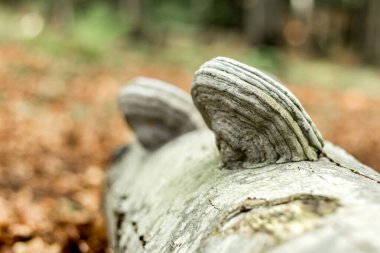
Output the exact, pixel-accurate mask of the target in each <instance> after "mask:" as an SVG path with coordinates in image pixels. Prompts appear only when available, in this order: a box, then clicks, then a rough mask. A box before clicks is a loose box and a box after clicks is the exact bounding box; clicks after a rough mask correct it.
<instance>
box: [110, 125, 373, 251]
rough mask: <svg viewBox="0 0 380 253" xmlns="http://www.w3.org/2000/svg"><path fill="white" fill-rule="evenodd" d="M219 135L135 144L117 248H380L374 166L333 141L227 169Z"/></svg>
mask: <svg viewBox="0 0 380 253" xmlns="http://www.w3.org/2000/svg"><path fill="white" fill-rule="evenodd" d="M214 138H215V137H214V134H213V133H212V132H211V131H209V130H206V129H204V130H197V131H194V132H191V133H188V134H186V135H183V136H181V137H179V138H177V139H175V140H174V141H172V142H170V143H168V144H166V145H165V146H163V147H161V148H160V149H159V150H157V151H156V152H154V153H148V152H147V151H145V150H144V149H143V148H142V147H141V146H140V144H139V143H138V142H133V143H131V144H130V145H129V147H128V149H127V151H126V154H124V156H123V159H122V160H120V161H118V162H116V163H115V164H114V165H113V166H112V168H111V171H110V172H109V177H108V189H107V190H106V191H107V193H106V201H105V209H106V213H107V220H108V222H109V224H108V225H109V236H110V238H111V243H112V245H113V248H114V249H115V251H116V252H126V251H127V252H234V251H237V252H380V241H379V240H378V239H377V237H378V235H379V233H380V176H379V174H377V173H376V172H374V171H373V170H372V169H370V168H368V167H366V166H364V165H362V164H360V163H359V162H357V161H356V160H355V159H354V158H352V157H351V156H350V155H348V154H347V153H346V152H345V151H343V150H342V149H340V148H338V147H335V146H333V145H332V144H330V143H328V142H327V143H326V145H325V148H324V152H325V153H326V154H327V155H328V156H329V158H327V157H321V158H320V159H319V160H318V161H301V162H293V163H285V164H276V165H269V166H266V167H262V168H257V169H243V170H226V169H221V168H220V166H219V163H220V155H219V152H218V150H217V148H216V145H215V141H214ZM177 154H181V155H177Z"/></svg>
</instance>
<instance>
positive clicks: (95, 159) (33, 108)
mask: <svg viewBox="0 0 380 253" xmlns="http://www.w3.org/2000/svg"><path fill="white" fill-rule="evenodd" d="M137 75H145V76H150V77H156V78H161V79H163V80H166V81H169V82H172V83H175V84H178V85H179V86H180V87H181V88H183V89H184V90H186V91H188V90H189V86H190V83H191V78H192V72H191V71H188V70H186V69H182V68H181V67H180V66H174V65H160V64H156V63H149V62H146V61H133V62H130V61H127V60H126V61H124V62H122V63H121V64H120V65H118V67H115V68H112V69H110V68H105V67H98V66H92V67H89V68H84V69H81V68H80V67H76V66H75V64H74V65H73V63H72V62H70V61H67V60H66V61H65V60H60V59H57V58H54V57H51V56H50V57H49V56H48V55H43V54H39V53H37V52H35V51H30V50H28V49H27V48H25V47H23V46H22V45H17V44H16V45H15V44H2V45H1V46H0V90H1V93H0V95H1V97H0V106H1V110H0V141H1V145H0V252H16V253H21V252H40V253H45V252H46V253H53V252H111V251H110V249H109V248H108V246H107V239H106V230H105V224H104V220H103V218H102V212H101V195H102V184H103V179H104V175H105V171H106V167H107V164H108V162H109V159H110V154H111V152H112V150H113V148H115V147H117V146H119V145H121V144H123V143H125V142H126V141H127V140H128V139H129V138H130V137H131V134H130V133H129V132H128V131H127V129H126V127H125V124H124V122H123V120H122V116H121V115H120V113H119V112H118V110H117V106H116V99H115V98H116V95H117V91H118V89H119V88H120V86H121V84H123V83H125V81H126V80H128V79H131V78H133V77H135V76H137ZM289 87H290V89H291V90H292V91H293V92H294V93H295V94H296V95H297V96H298V97H299V99H300V100H301V102H302V103H303V104H304V106H305V107H306V110H307V111H308V112H309V114H310V115H311V116H312V118H313V119H314V121H315V122H316V124H317V126H318V127H319V128H320V129H321V132H322V134H323V135H324V137H325V138H326V139H329V140H331V141H333V142H334V143H336V144H339V145H341V146H343V147H344V148H345V149H347V150H348V151H349V152H350V153H352V154H353V155H354V156H355V157H357V158H358V159H359V160H360V161H362V162H363V163H365V164H368V165H371V166H372V167H374V168H376V169H377V170H378V171H380V132H379V129H380V100H376V99H375V98H372V97H370V96H368V95H366V94H365V93H362V92H359V91H337V90H336V91H333V90H329V89H326V88H317V87H310V86H294V85H292V84H289Z"/></svg>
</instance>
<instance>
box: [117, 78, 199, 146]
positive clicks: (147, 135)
mask: <svg viewBox="0 0 380 253" xmlns="http://www.w3.org/2000/svg"><path fill="white" fill-rule="evenodd" d="M119 107H120V110H121V111H122V112H123V113H124V117H125V119H126V121H127V123H128V125H129V126H130V127H131V128H132V130H133V131H134V132H135V133H136V135H137V138H138V140H139V142H140V143H141V144H142V145H143V146H144V148H146V149H147V150H149V151H153V150H155V149H157V148H159V147H160V146H162V145H163V144H165V143H166V142H168V141H170V140H172V139H174V138H175V137H177V136H180V135H182V134H184V133H187V132H190V131H193V130H195V129H197V128H199V127H202V126H204V123H203V121H202V119H201V117H200V115H199V113H198V112H197V110H196V109H195V107H194V105H193V103H192V101H191V98H190V96H189V95H188V94H186V93H185V92H183V91H182V90H180V89H179V88H176V87H175V86H174V85H171V84H168V83H165V82H163V81H160V80H157V79H152V78H146V77H139V78H136V79H134V80H132V81H131V82H130V83H129V84H128V85H127V86H125V87H124V88H123V89H122V90H121V92H120V95H119Z"/></svg>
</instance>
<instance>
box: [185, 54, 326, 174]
mask: <svg viewBox="0 0 380 253" xmlns="http://www.w3.org/2000/svg"><path fill="white" fill-rule="evenodd" d="M191 94H192V97H193V101H194V103H195V105H196V107H197V108H198V110H199V111H200V113H201V114H202V116H203V119H204V120H205V122H206V124H207V126H208V127H209V128H210V129H211V130H212V131H213V132H214V133H215V135H216V142H217V146H218V149H219V151H220V153H221V155H222V162H223V165H224V166H226V167H227V168H231V169H233V168H255V167H262V166H265V165H269V164H275V163H285V162H293V161H302V160H311V161H314V160H317V159H318V156H319V154H320V153H321V152H322V148H323V139H322V137H321V134H320V133H319V131H318V129H317V128H316V127H315V125H314V124H313V122H312V121H311V119H310V117H309V116H308V115H307V113H306V112H305V110H304V109H303V108H302V106H301V104H300V102H299V101H298V100H297V99H296V98H295V97H294V95H293V94H292V93H291V92H290V91H289V90H287V89H286V88H285V87H284V86H282V85H281V84H279V83H278V82H276V81H274V80H273V79H271V78H270V77H268V76H267V75H265V74H264V73H262V72H260V71H258V70H257V69H255V68H252V67H250V66H247V65H245V64H242V63H240V62H238V61H235V60H232V59H228V58H224V57H218V58H215V59H213V60H211V61H208V62H206V63H205V64H204V65H202V66H201V68H200V69H199V70H198V71H197V72H196V74H195V77H194V80H193V88H192V91H191Z"/></svg>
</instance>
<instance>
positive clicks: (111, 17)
mask: <svg viewBox="0 0 380 253" xmlns="http://www.w3.org/2000/svg"><path fill="white" fill-rule="evenodd" d="M68 30H69V32H68V35H69V36H70V40H71V42H72V45H73V46H74V47H76V48H77V49H78V50H83V51H84V53H88V54H89V55H97V54H101V53H104V52H105V51H106V50H108V49H109V48H111V47H112V45H113V44H114V43H115V42H116V41H117V40H118V39H119V38H121V37H122V36H123V35H124V34H125V33H126V30H127V25H126V24H125V23H123V22H122V21H121V20H120V19H119V18H118V17H117V15H115V12H114V10H112V9H111V8H110V7H109V6H108V5H106V4H104V3H100V2H99V3H96V4H94V5H92V6H91V7H90V8H89V9H87V10H83V11H82V13H81V14H80V15H77V17H76V19H75V21H74V22H73V23H72V24H71V26H70V27H69V29H68Z"/></svg>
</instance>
